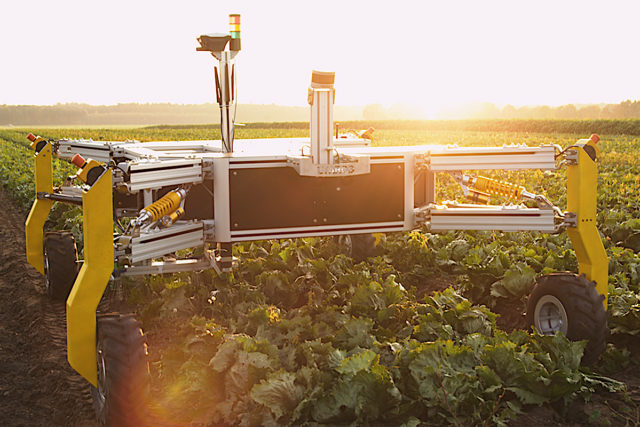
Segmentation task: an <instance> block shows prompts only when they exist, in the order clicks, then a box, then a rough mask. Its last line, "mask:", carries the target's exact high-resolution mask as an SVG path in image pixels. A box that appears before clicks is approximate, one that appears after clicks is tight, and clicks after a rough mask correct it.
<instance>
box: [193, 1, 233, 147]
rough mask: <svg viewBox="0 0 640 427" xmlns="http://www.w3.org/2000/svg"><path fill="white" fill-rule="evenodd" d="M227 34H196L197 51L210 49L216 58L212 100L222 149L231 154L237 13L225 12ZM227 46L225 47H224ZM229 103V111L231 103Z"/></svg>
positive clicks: (208, 50)
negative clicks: (214, 95) (218, 117)
mask: <svg viewBox="0 0 640 427" xmlns="http://www.w3.org/2000/svg"><path fill="white" fill-rule="evenodd" d="M229 30H230V31H229V34H223V33H213V34H203V35H201V36H200V37H198V43H200V47H198V48H196V50H197V51H199V52H211V55H212V56H213V57H214V58H216V59H217V60H218V66H217V67H214V72H215V82H216V100H217V101H218V105H219V106H220V134H221V136H222V150H223V151H224V152H225V153H233V138H234V131H235V127H234V125H235V123H234V122H235V109H236V104H235V102H236V88H237V85H236V84H235V64H234V63H233V59H234V58H235V57H236V55H237V54H238V52H240V46H241V43H240V15H238V14H231V15H229ZM227 45H229V50H227ZM232 104H233V114H232V113H231V105H232Z"/></svg>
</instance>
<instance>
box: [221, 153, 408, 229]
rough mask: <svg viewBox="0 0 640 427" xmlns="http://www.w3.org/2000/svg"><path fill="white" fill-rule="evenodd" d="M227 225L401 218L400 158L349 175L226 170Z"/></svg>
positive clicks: (289, 170) (286, 169)
mask: <svg viewBox="0 0 640 427" xmlns="http://www.w3.org/2000/svg"><path fill="white" fill-rule="evenodd" d="M229 190H230V191H229V192H230V213H231V230H232V231H233V230H236V231H238V230H255V229H265V228H285V227H308V226H319V225H337V224H362V223H369V222H388V221H400V220H402V219H403V218H404V164H403V163H387V164H374V165H371V173H369V174H365V175H356V176H350V177H331V178H327V177H322V178H315V177H305V176H300V175H298V173H297V172H296V171H295V170H294V169H293V168H290V167H272V168H251V169H232V170H231V171H229Z"/></svg>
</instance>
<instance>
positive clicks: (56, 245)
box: [44, 231, 78, 301]
mask: <svg viewBox="0 0 640 427" xmlns="http://www.w3.org/2000/svg"><path fill="white" fill-rule="evenodd" d="M44 265H45V272H44V274H45V288H46V290H47V295H48V296H49V297H51V298H52V299H55V300H58V301H66V300H67V297H69V293H70V292H71V289H72V288H73V283H74V282H75V281H76V277H77V276H78V255H77V251H76V241H75V239H74V238H73V234H71V233H70V232H68V231H51V232H48V233H46V234H45V236H44Z"/></svg>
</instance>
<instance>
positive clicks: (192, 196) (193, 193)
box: [113, 179, 214, 220]
mask: <svg viewBox="0 0 640 427" xmlns="http://www.w3.org/2000/svg"><path fill="white" fill-rule="evenodd" d="M176 188H178V186H176V185H173V186H167V187H162V188H160V189H159V190H157V191H154V192H153V201H154V202H155V201H156V200H158V199H160V198H161V197H162V196H164V195H165V194H167V193H168V192H169V191H172V190H175V189H176ZM212 194H213V181H212V180H210V179H209V180H204V182H202V184H195V185H193V186H192V187H191V189H190V190H189V193H188V194H187V200H185V202H184V212H185V214H184V216H183V217H182V218H181V219H185V220H187V219H213V212H214V211H213V196H212ZM113 204H114V207H115V208H117V209H130V210H137V211H140V210H141V209H142V208H144V202H143V192H142V191H138V192H137V193H136V194H124V193H120V192H119V191H114V192H113Z"/></svg>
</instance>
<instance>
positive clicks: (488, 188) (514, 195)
mask: <svg viewBox="0 0 640 427" xmlns="http://www.w3.org/2000/svg"><path fill="white" fill-rule="evenodd" d="M471 188H473V189H474V190H477V191H480V192H484V193H488V194H493V195H496V196H505V197H508V198H509V199H516V200H517V199H520V197H521V196H522V192H523V191H525V189H524V187H522V186H520V185H515V184H510V183H508V182H503V181H497V180H495V179H491V178H486V177H484V176H478V177H475V178H474V179H473V182H472V185H471Z"/></svg>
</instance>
